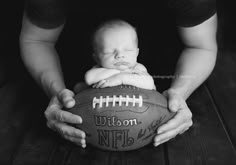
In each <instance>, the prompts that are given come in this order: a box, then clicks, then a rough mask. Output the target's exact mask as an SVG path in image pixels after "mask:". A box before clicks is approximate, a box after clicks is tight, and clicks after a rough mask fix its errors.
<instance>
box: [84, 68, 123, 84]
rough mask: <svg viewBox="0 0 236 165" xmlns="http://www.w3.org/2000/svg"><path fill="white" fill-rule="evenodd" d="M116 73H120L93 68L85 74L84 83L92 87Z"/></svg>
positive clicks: (113, 70) (114, 70)
mask: <svg viewBox="0 0 236 165" xmlns="http://www.w3.org/2000/svg"><path fill="white" fill-rule="evenodd" d="M118 73H120V71H119V70H116V69H106V68H98V67H93V68H92V69H90V70H88V71H87V72H86V73H85V83H86V84H87V85H92V84H95V83H98V82H99V81H101V80H104V79H107V78H109V77H111V76H113V75H115V74H118Z"/></svg>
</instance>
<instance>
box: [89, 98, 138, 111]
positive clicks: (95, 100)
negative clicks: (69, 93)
mask: <svg viewBox="0 0 236 165" xmlns="http://www.w3.org/2000/svg"><path fill="white" fill-rule="evenodd" d="M109 103H112V107H115V106H116V103H119V104H118V105H119V106H122V103H125V106H129V103H132V105H133V106H135V104H138V105H139V107H142V106H143V97H142V96H141V95H139V97H136V96H135V95H133V97H129V96H128V95H126V96H122V95H119V96H116V95H113V96H112V97H110V96H106V97H103V96H100V97H98V98H97V97H94V98H93V103H92V105H93V109H95V108H96V105H97V104H98V105H99V108H102V107H103V105H105V107H109Z"/></svg>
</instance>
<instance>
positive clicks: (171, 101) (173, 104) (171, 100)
mask: <svg viewBox="0 0 236 165" xmlns="http://www.w3.org/2000/svg"><path fill="white" fill-rule="evenodd" d="M179 107H180V99H179V98H178V96H177V95H175V94H173V95H169V97H168V108H169V109H170V111H172V112H177V111H178V109H179Z"/></svg>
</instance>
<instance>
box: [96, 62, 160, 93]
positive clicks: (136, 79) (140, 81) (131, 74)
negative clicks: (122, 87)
mask: <svg viewBox="0 0 236 165" xmlns="http://www.w3.org/2000/svg"><path fill="white" fill-rule="evenodd" d="M120 82H121V84H126V85H133V86H136V87H139V88H144V89H149V90H152V89H154V90H155V89H156V87H155V84H154V80H153V78H152V77H151V76H150V75H149V74H148V72H147V69H146V68H145V67H144V66H143V65H142V64H137V65H136V67H135V68H134V69H131V70H128V71H124V72H121V73H119V74H115V75H113V76H111V77H109V78H107V79H106V80H105V82H104V83H103V84H102V85H101V86H100V87H101V88H104V87H111V86H115V85H117V84H119V83H120Z"/></svg>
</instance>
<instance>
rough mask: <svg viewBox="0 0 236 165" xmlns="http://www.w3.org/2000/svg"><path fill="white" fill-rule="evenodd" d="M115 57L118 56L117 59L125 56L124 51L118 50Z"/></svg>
mask: <svg viewBox="0 0 236 165" xmlns="http://www.w3.org/2000/svg"><path fill="white" fill-rule="evenodd" d="M115 58H116V59H119V58H124V54H123V52H121V51H116V52H115Z"/></svg>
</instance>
